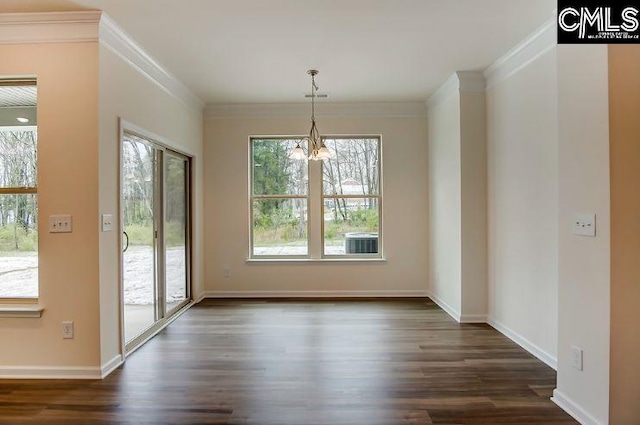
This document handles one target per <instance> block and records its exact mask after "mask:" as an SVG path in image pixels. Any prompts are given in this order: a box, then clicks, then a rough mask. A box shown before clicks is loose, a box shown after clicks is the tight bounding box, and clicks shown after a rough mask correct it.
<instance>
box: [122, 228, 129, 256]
mask: <svg viewBox="0 0 640 425" xmlns="http://www.w3.org/2000/svg"><path fill="white" fill-rule="evenodd" d="M122 234H123V235H124V237H125V239H126V240H127V244H126V245H125V246H124V249H123V250H122V252H123V253H125V252H127V249H129V235H127V232H122Z"/></svg>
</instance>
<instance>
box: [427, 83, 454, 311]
mask: <svg viewBox="0 0 640 425" xmlns="http://www.w3.org/2000/svg"><path fill="white" fill-rule="evenodd" d="M445 95H446V96H447V97H446V98H444V99H443V100H441V101H440V102H439V103H438V104H437V105H433V104H432V105H431V106H430V107H429V176H428V181H429V197H430V202H429V230H430V238H429V241H430V244H429V245H430V247H431V248H430V251H429V264H430V271H429V273H430V279H429V281H430V292H431V296H432V297H433V298H434V299H435V300H436V301H438V303H439V304H440V305H443V306H449V309H450V310H451V311H450V312H449V313H450V314H451V313H453V315H454V316H455V315H457V316H459V315H460V311H461V308H462V287H461V285H462V246H461V244H462V225H461V220H462V215H461V211H462V210H461V207H462V196H461V190H462V181H461V178H462V175H461V158H460V131H461V130H460V92H459V91H458V90H457V88H456V89H455V90H454V91H453V92H452V93H451V94H447V93H445Z"/></svg>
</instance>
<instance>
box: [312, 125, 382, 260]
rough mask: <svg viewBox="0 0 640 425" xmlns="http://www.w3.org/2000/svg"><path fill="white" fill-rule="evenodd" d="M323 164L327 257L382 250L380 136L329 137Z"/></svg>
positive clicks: (370, 253) (375, 253) (326, 140)
mask: <svg viewBox="0 0 640 425" xmlns="http://www.w3.org/2000/svg"><path fill="white" fill-rule="evenodd" d="M324 143H325V145H326V146H327V148H328V149H329V151H330V152H331V158H330V159H328V160H325V161H324V163H323V164H322V207H323V213H322V217H323V221H324V226H323V248H324V250H323V251H324V255H325V256H332V255H363V256H364V255H369V256H371V255H373V256H378V254H379V253H380V241H379V238H380V209H381V204H380V169H379V162H380V139H379V138H373V137H370V138H331V139H329V138H326V139H325V140H324Z"/></svg>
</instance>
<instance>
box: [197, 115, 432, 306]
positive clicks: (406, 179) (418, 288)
mask: <svg viewBox="0 0 640 425" xmlns="http://www.w3.org/2000/svg"><path fill="white" fill-rule="evenodd" d="M299 109H301V111H302V116H300V117H297V118H284V117H272V118H259V117H236V118H208V119H205V147H204V152H205V162H206V164H207V166H206V169H205V175H204V177H205V182H206V183H205V210H206V211H207V217H208V219H207V221H206V223H205V251H206V253H207V261H206V266H205V280H206V290H207V291H208V293H209V294H210V295H216V294H221V293H225V292H226V293H227V294H228V293H229V292H232V293H244V294H250V293H253V294H256V293H258V292H259V293H261V294H262V295H264V293H263V292H264V291H267V292H273V291H287V292H296V293H297V292H300V291H331V292H340V291H357V292H360V293H363V291H364V292H369V293H378V294H381V295H383V294H385V293H389V292H388V291H391V292H394V293H396V294H402V293H406V294H408V295H412V294H413V295H417V294H424V293H425V291H426V289H427V270H428V268H427V259H428V249H427V247H428V239H427V235H428V220H427V219H426V216H427V212H428V206H427V201H428V195H427V190H428V185H427V181H428V175H427V125H426V119H425V117H421V116H418V117H330V116H324V117H323V116H320V117H318V118H317V121H318V127H319V129H320V131H321V132H323V134H380V135H381V136H382V167H383V168H382V172H383V232H384V233H383V240H384V242H383V243H384V255H385V257H386V260H387V261H386V262H383V263H372V262H367V263H353V262H350V263H344V262H343V263H339V262H305V263H296V264H291V263H288V264H283V263H272V264H265V263H251V264H249V263H247V262H246V260H247V257H248V253H249V205H248V199H249V191H248V175H249V171H248V164H249V136H251V135H287V134H305V133H306V132H307V131H308V127H309V118H308V116H306V112H307V110H308V109H307V108H306V105H305V106H304V107H300V108H299ZM225 267H229V268H230V270H231V277H228V278H225V277H224V269H225Z"/></svg>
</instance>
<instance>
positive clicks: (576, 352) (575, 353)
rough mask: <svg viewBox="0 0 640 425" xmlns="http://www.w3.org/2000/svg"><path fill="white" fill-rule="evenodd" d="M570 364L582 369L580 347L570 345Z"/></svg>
mask: <svg viewBox="0 0 640 425" xmlns="http://www.w3.org/2000/svg"><path fill="white" fill-rule="evenodd" d="M571 366H572V367H573V368H574V369H577V370H579V371H582V348H579V347H576V346H575V345H572V346H571Z"/></svg>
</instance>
